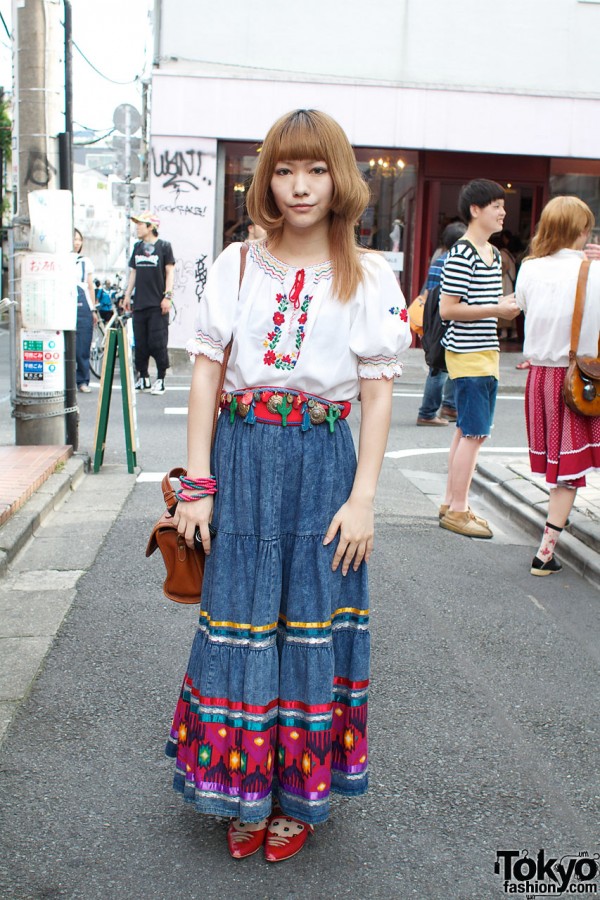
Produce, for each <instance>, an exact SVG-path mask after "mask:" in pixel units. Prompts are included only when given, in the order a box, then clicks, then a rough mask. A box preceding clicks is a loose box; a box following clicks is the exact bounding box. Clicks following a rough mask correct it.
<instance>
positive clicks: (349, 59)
mask: <svg viewBox="0 0 600 900" xmlns="http://www.w3.org/2000/svg"><path fill="white" fill-rule="evenodd" d="M160 3H161V6H162V14H161V38H160V55H161V57H163V58H170V57H178V58H180V59H189V60H202V61H207V62H217V63H226V64H229V65H235V66H242V67H251V68H258V69H269V70H281V71H284V72H291V73H305V74H308V75H318V74H320V75H331V76H342V77H344V76H345V77H348V78H352V79H375V80H377V81H389V82H393V83H396V84H403V85H415V86H417V85H419V86H423V85H427V86H433V85H437V86H441V87H455V88H457V89H461V90H462V89H465V88H467V89H470V88H473V87H475V88H484V89H486V90H491V91H501V92H502V91H509V92H516V93H519V92H525V93H540V94H551V95H561V96H566V95H577V94H584V95H588V96H590V95H596V96H599V95H600V66H599V65H598V39H599V37H600V4H599V3H597V2H596V3H595V2H580V0H501V2H497V0H461V2H451V0H377V2H375V3H369V2H367V0H304V2H303V3H302V4H291V3H275V2H273V0H252V2H251V3H248V0H228V2H227V4H226V5H223V4H219V3H214V2H203V3H199V2H198V0H160ZM288 105H289V104H288ZM504 126H505V127H506V128H508V129H510V128H511V127H513V123H512V122H511V120H510V119H507V120H505V122H504Z"/></svg>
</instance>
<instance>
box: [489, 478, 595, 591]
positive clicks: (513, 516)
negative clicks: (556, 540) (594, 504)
mask: <svg viewBox="0 0 600 900" xmlns="http://www.w3.org/2000/svg"><path fill="white" fill-rule="evenodd" d="M473 482H474V483H475V484H476V485H477V487H478V489H479V490H480V491H481V493H482V494H484V496H485V498H486V500H487V501H488V502H489V503H490V504H491V505H492V506H493V507H495V508H496V509H497V510H498V511H499V512H502V513H503V514H504V515H505V516H506V517H507V518H508V519H510V520H511V521H514V522H516V523H517V524H518V525H519V526H520V527H521V528H523V529H524V530H525V531H526V532H527V533H528V534H531V535H532V536H534V537H535V538H536V539H537V540H539V539H540V536H541V534H542V531H543V528H544V525H545V523H546V504H547V502H548V494H547V492H546V491H544V490H542V488H540V487H538V485H537V484H533V483H532V482H530V481H528V480H527V479H526V478H522V477H520V476H518V475H515V473H514V472H511V471H510V470H508V469H506V468H505V467H504V466H500V465H498V464H495V463H478V465H477V469H476V471H475V474H474V475H473ZM599 547H600V526H599V525H598V524H597V523H596V522H595V521H594V520H593V519H590V518H587V517H586V516H585V515H583V514H582V513H580V512H578V511H576V510H574V511H573V513H572V514H571V516H570V524H569V525H568V526H567V527H566V529H565V531H563V533H562V535H561V538H560V550H559V552H558V555H559V556H560V560H561V562H564V563H567V565H569V566H570V567H571V568H573V569H575V571H576V572H577V573H578V574H579V575H581V576H583V578H585V579H586V580H587V581H589V582H590V584H593V585H594V587H597V588H600V556H599V555H598V548H599Z"/></svg>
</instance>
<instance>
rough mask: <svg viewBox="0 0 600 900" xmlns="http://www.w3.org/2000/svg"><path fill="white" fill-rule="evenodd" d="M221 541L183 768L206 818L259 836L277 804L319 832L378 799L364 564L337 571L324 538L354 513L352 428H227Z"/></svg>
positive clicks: (180, 749) (221, 429)
mask: <svg viewBox="0 0 600 900" xmlns="http://www.w3.org/2000/svg"><path fill="white" fill-rule="evenodd" d="M212 464H213V472H214V473H215V475H216V477H217V481H218V484H219V491H218V493H217V495H216V499H215V508H214V516H213V524H214V525H215V526H216V528H217V536H216V538H215V539H214V541H213V546H212V552H211V554H210V556H209V558H208V560H207V565H206V570H205V576H204V584H203V593H202V603H201V608H200V620H199V625H198V630H197V632H196V635H195V638H194V642H193V645H192V650H191V654H190V659H189V663H188V667H187V671H186V675H185V678H184V682H183V686H182V689H181V693H180V697H179V702H178V703H177V707H176V710H175V715H174V718H173V723H172V727H171V733H170V738H169V741H168V743H167V749H166V752H167V755H169V756H172V757H174V758H175V760H176V762H175V776H174V783H173V786H174V788H175V790H177V791H179V792H180V793H182V794H183V797H184V799H185V800H188V801H190V802H191V803H193V804H194V805H195V807H196V809H198V810H199V811H200V812H203V813H207V814H210V815H217V816H239V817H240V818H241V819H242V820H243V821H245V822H258V821H260V820H261V819H262V818H264V817H265V816H266V815H268V814H269V813H270V812H271V809H272V806H273V803H274V802H275V801H277V803H278V805H279V806H280V807H281V809H282V811H283V812H284V813H285V814H287V815H290V816H293V817H295V818H298V819H301V820H302V821H304V822H307V823H310V824H318V823H320V822H324V821H325V820H326V819H327V817H328V815H329V808H330V795H331V792H332V791H335V792H337V793H340V794H344V795H346V796H353V795H359V794H362V793H364V792H365V791H366V790H367V784H368V750H367V710H368V687H369V656H370V638H369V628H368V622H369V610H368V589H367V572H366V566H365V565H364V564H363V565H362V566H361V567H360V568H359V570H358V571H357V572H354V571H353V570H352V569H350V571H349V572H348V574H347V575H346V576H342V574H341V570H338V571H337V572H332V571H331V563H332V559H333V554H334V551H335V546H336V544H337V541H334V542H333V543H332V544H331V545H328V546H327V547H324V546H323V538H324V536H325V533H326V531H327V528H328V526H329V523H330V521H331V519H332V517H333V515H334V514H335V513H336V512H337V510H338V509H339V507H340V506H341V505H342V504H343V503H344V502H345V501H346V500H347V498H348V496H349V494H350V491H351V488H352V483H353V479H354V472H355V468H356V456H355V451H354V445H353V442H352V436H351V434H350V429H349V428H348V425H347V423H346V422H338V423H337V424H336V426H335V429H334V432H333V433H330V430H329V429H328V428H322V427H318V428H313V429H310V430H308V431H306V432H303V431H302V430H301V429H299V428H293V429H292V428H282V427H280V426H279V427H278V426H273V425H268V424H261V423H260V422H256V423H255V424H250V425H248V424H246V422H245V420H243V419H241V418H239V417H235V419H234V421H233V422H232V421H231V419H230V417H225V416H221V417H220V419H219V424H218V427H217V434H216V439H215V445H214V448H213V463H212Z"/></svg>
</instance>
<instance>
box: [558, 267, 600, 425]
mask: <svg viewBox="0 0 600 900" xmlns="http://www.w3.org/2000/svg"><path fill="white" fill-rule="evenodd" d="M589 271H590V261H589V259H584V260H583V262H582V263H581V268H580V269H579V277H578V279H577V292H576V294H575V308H574V310H573V323H572V325H571V345H570V349H569V367H568V369H567V373H566V375H565V380H564V384H563V399H564V401H565V403H566V405H567V406H568V407H569V409H570V410H571V411H572V412H574V413H577V414H578V415H580V416H600V358H599V357H600V339H599V341H598V356H577V348H578V346H579V335H580V333H581V320H582V318H583V309H584V305H585V291H586V286H587V279H588V274H589Z"/></svg>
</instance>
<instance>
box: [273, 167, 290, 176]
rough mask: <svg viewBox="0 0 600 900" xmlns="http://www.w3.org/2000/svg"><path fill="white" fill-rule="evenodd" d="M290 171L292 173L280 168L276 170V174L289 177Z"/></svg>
mask: <svg viewBox="0 0 600 900" xmlns="http://www.w3.org/2000/svg"><path fill="white" fill-rule="evenodd" d="M289 171H290V170H289V169H283V168H279V169H275V174H276V175H289Z"/></svg>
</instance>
